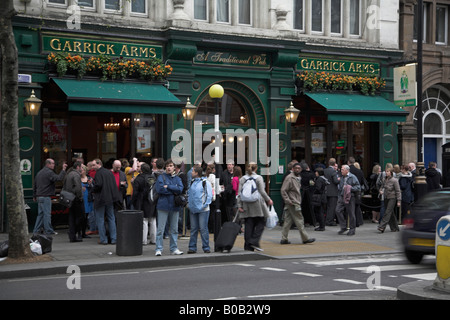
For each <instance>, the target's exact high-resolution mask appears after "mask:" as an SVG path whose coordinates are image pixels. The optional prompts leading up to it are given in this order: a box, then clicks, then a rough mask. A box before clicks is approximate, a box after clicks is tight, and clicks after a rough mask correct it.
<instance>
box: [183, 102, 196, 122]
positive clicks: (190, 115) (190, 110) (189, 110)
mask: <svg viewBox="0 0 450 320" xmlns="http://www.w3.org/2000/svg"><path fill="white" fill-rule="evenodd" d="M181 113H182V114H183V118H184V120H194V119H195V115H196V114H197V107H196V106H194V105H193V104H191V100H190V99H189V98H187V103H186V105H185V106H184V108H183V109H182V110H181Z"/></svg>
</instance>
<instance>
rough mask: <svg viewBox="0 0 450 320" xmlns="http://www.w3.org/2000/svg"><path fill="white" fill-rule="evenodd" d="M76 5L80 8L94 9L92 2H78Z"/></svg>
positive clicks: (85, 0) (82, 0)
mask: <svg viewBox="0 0 450 320" xmlns="http://www.w3.org/2000/svg"><path fill="white" fill-rule="evenodd" d="M78 5H79V6H80V7H81V8H91V9H93V8H95V3H94V0H78Z"/></svg>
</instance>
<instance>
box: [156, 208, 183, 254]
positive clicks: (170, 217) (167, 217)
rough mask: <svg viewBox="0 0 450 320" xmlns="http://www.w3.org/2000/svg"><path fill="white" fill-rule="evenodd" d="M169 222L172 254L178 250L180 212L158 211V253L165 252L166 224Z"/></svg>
mask: <svg viewBox="0 0 450 320" xmlns="http://www.w3.org/2000/svg"><path fill="white" fill-rule="evenodd" d="M167 221H169V227H170V230H169V238H170V252H174V251H175V250H177V249H178V244H177V241H178V211H164V210H159V209H158V231H157V232H156V248H155V250H156V251H161V252H162V251H163V235H164V229H165V227H166V223H167Z"/></svg>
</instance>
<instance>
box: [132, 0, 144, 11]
mask: <svg viewBox="0 0 450 320" xmlns="http://www.w3.org/2000/svg"><path fill="white" fill-rule="evenodd" d="M146 2H147V1H146V0H131V12H132V13H138V14H146V13H147V6H146Z"/></svg>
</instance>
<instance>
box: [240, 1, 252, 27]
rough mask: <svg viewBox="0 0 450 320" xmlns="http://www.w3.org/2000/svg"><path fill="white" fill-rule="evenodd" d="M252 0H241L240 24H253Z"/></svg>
mask: <svg viewBox="0 0 450 320" xmlns="http://www.w3.org/2000/svg"><path fill="white" fill-rule="evenodd" d="M251 7H252V6H251V0H239V24H251V23H252V22H251V12H250V11H251Z"/></svg>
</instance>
